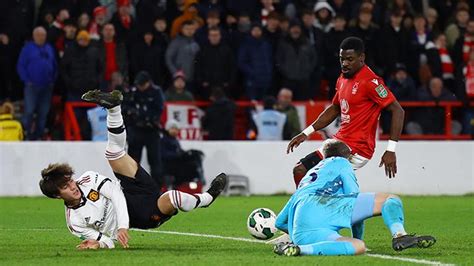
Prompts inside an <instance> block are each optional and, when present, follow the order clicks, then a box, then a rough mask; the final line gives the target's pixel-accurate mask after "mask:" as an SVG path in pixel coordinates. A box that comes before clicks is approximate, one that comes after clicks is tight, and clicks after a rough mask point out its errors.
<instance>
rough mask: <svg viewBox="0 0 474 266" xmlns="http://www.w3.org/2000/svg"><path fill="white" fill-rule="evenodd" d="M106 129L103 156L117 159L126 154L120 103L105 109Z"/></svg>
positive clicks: (125, 137) (125, 136)
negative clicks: (105, 143) (105, 144)
mask: <svg viewBox="0 0 474 266" xmlns="http://www.w3.org/2000/svg"><path fill="white" fill-rule="evenodd" d="M107 130H108V134H107V148H106V150H105V157H106V158H107V159H108V160H117V159H119V158H121V157H123V156H124V155H125V154H126V153H125V144H126V141H127V132H126V131H125V126H124V123H123V118H122V111H121V109H120V105H118V106H115V107H113V108H110V109H107Z"/></svg>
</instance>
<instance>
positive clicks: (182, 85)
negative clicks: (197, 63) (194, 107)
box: [165, 71, 194, 102]
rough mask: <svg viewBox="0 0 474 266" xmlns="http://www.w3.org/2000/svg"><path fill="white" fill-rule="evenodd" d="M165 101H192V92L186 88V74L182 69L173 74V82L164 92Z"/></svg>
mask: <svg viewBox="0 0 474 266" xmlns="http://www.w3.org/2000/svg"><path fill="white" fill-rule="evenodd" d="M165 100H166V101H167V102H192V101H194V97H193V94H192V93H191V92H189V91H188V90H186V76H185V75H184V73H183V71H178V72H176V73H175V74H174V79H173V84H172V86H171V87H169V88H168V89H167V90H166V92H165Z"/></svg>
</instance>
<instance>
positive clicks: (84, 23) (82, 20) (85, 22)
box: [77, 13, 91, 31]
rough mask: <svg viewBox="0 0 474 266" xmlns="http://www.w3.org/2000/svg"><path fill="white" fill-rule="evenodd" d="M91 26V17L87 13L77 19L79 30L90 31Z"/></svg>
mask: <svg viewBox="0 0 474 266" xmlns="http://www.w3.org/2000/svg"><path fill="white" fill-rule="evenodd" d="M90 24H91V17H90V16H89V14H87V13H82V14H81V15H80V16H79V17H78V18H77V29H78V30H80V31H81V30H86V31H88V30H89V27H90Z"/></svg>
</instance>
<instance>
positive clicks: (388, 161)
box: [379, 100, 405, 178]
mask: <svg viewBox="0 0 474 266" xmlns="http://www.w3.org/2000/svg"><path fill="white" fill-rule="evenodd" d="M385 110H387V111H389V112H391V113H392V123H391V127H390V140H389V141H388V146H387V150H386V151H385V153H384V154H383V156H382V159H381V160H380V165H379V167H382V165H385V174H386V175H387V176H388V177H389V178H392V177H395V174H396V173H397V157H396V155H395V147H396V144H397V142H398V140H399V139H400V135H401V133H402V129H403V121H404V118H405V111H404V110H403V108H402V106H401V105H400V103H399V102H398V101H397V100H395V101H393V102H392V103H391V104H389V105H388V106H387V107H386V108H385Z"/></svg>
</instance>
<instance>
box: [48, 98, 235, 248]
mask: <svg viewBox="0 0 474 266" xmlns="http://www.w3.org/2000/svg"><path fill="white" fill-rule="evenodd" d="M82 99H83V100H85V101H88V102H93V103H97V104H99V105H100V106H102V107H105V108H107V128H108V142H107V147H106V151H105V156H106V158H107V159H108V161H109V164H110V166H111V167H112V170H113V172H114V174H115V176H116V177H117V179H118V180H119V181H120V182H119V181H117V180H116V179H115V178H109V177H106V176H103V175H101V174H99V173H96V172H93V171H88V172H85V173H84V174H82V175H81V176H79V177H74V176H73V175H74V172H73V170H72V168H71V167H70V166H69V165H68V164H50V165H49V166H48V167H47V168H46V169H44V170H43V171H42V172H41V175H42V179H41V181H40V183H39V184H40V188H41V191H42V192H43V194H44V195H46V196H48V197H50V198H58V199H62V200H64V204H65V205H66V206H65V207H66V223H67V226H68V228H69V230H70V231H71V233H72V234H74V235H76V236H78V237H80V238H81V239H83V241H82V243H80V244H79V245H78V246H77V248H78V249H98V248H114V240H118V241H119V242H120V244H121V245H122V246H123V247H124V248H127V247H128V246H129V245H128V240H129V235H128V229H129V228H141V229H148V228H156V227H159V226H160V225H161V224H163V223H164V222H166V221H168V220H169V219H170V218H171V217H172V216H173V215H175V214H177V212H178V210H181V211H184V212H187V211H191V210H193V209H195V208H204V207H208V206H209V205H211V204H212V202H213V201H214V200H215V199H216V197H217V196H218V195H219V194H220V193H221V192H222V190H223V189H224V187H225V186H226V183H227V176H226V175H225V174H220V175H218V176H217V177H216V178H215V179H214V180H213V181H212V183H211V186H210V188H209V189H208V190H207V192H205V193H202V194H188V193H184V192H181V191H178V190H171V191H167V192H166V193H164V194H161V193H160V188H159V187H158V186H157V185H156V183H155V182H154V181H153V179H152V177H151V176H150V175H149V174H148V173H147V172H146V171H145V170H144V169H143V168H142V167H141V166H140V165H139V164H138V163H137V162H136V161H135V160H133V159H132V158H131V157H130V156H129V155H128V154H126V152H125V142H126V131H125V127H124V123H123V119H122V114H121V111H120V104H121V102H122V99H123V96H122V94H121V92H119V91H113V92H111V93H103V92H99V91H89V92H87V93H85V94H84V95H83V96H82Z"/></svg>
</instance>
